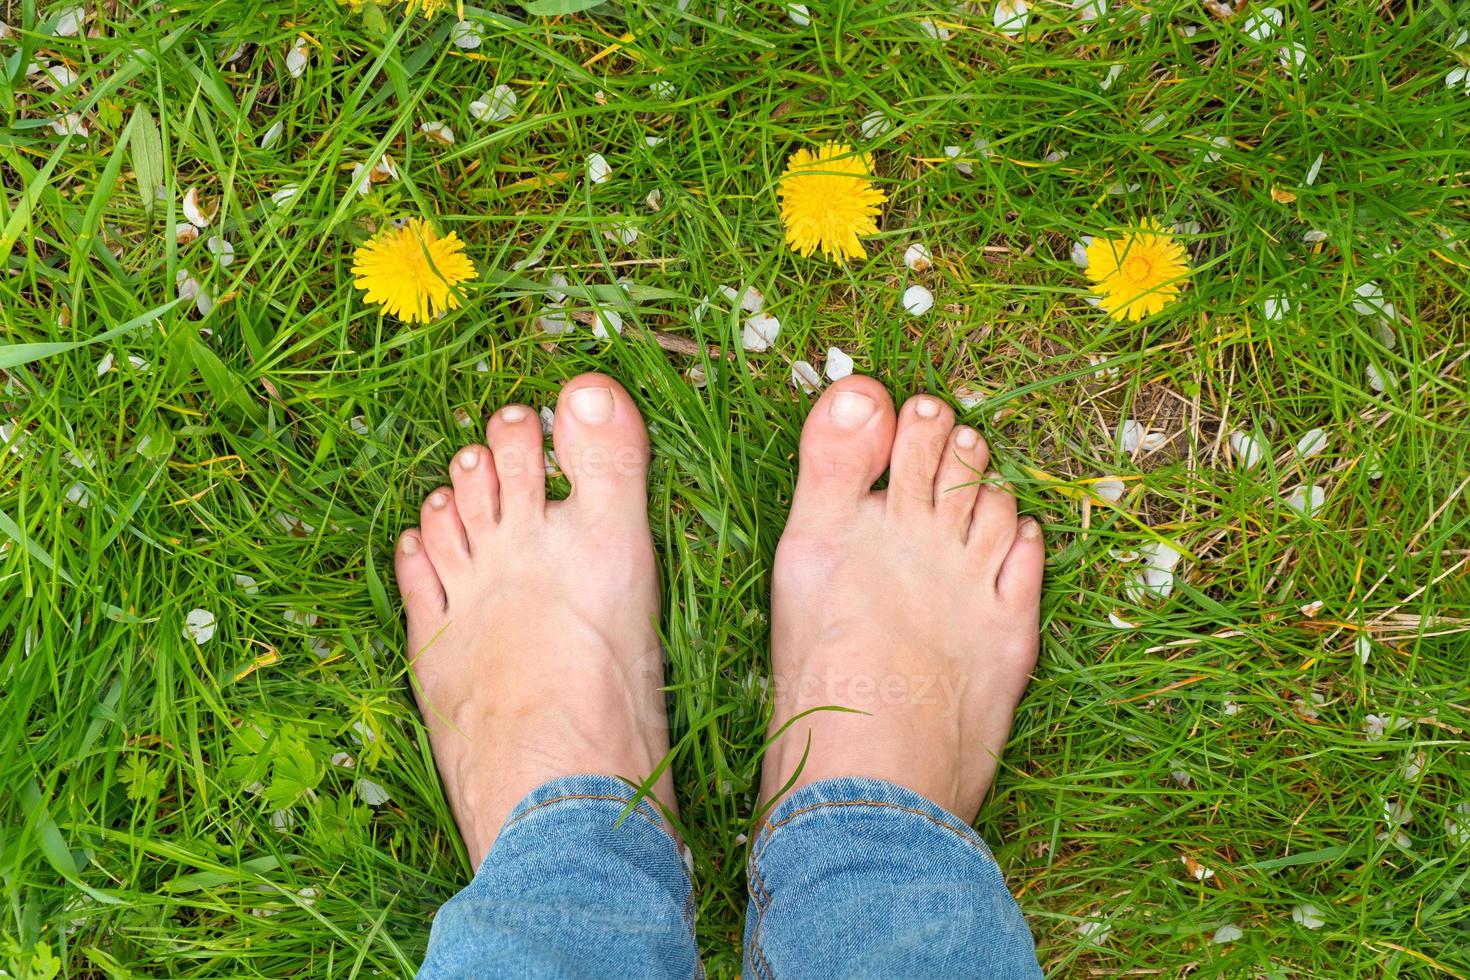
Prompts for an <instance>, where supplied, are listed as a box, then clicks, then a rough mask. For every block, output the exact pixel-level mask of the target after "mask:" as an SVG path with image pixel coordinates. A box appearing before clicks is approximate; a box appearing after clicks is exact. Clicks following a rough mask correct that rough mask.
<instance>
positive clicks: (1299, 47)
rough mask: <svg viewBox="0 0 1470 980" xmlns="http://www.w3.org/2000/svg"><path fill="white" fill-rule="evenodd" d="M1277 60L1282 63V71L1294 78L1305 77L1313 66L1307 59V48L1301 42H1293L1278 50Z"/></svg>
mask: <svg viewBox="0 0 1470 980" xmlns="http://www.w3.org/2000/svg"><path fill="white" fill-rule="evenodd" d="M1276 60H1277V61H1278V62H1280V63H1281V70H1282V71H1283V72H1285V73H1286V74H1288V75H1290V76H1291V77H1292V78H1302V77H1303V76H1305V75H1306V74H1307V69H1308V68H1309V67H1310V64H1311V61H1310V59H1309V58H1308V57H1307V49H1306V46H1305V45H1303V44H1302V43H1301V42H1299V41H1292V42H1291V43H1289V44H1283V45H1282V46H1281V47H1279V48H1277V49H1276Z"/></svg>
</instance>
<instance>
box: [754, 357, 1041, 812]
mask: <svg viewBox="0 0 1470 980" xmlns="http://www.w3.org/2000/svg"><path fill="white" fill-rule="evenodd" d="M895 429H896V430H897V431H896V434H895ZM988 463H989V456H988V451H987V449H986V445H985V441H984V440H983V439H981V438H980V435H979V433H977V432H976V431H975V430H974V429H971V428H968V427H965V426H959V427H957V426H955V424H954V412H952V411H951V410H950V408H949V406H947V405H945V404H944V403H943V402H941V401H940V400H939V399H937V398H934V397H931V396H928V395H920V396H917V397H915V398H911V399H909V401H908V402H907V403H905V404H904V406H903V409H902V411H900V412H899V414H898V418H897V421H896V422H895V419H894V412H893V402H892V400H891V399H890V398H889V397H888V393H887V392H886V391H884V390H883V387H882V386H881V385H879V384H878V383H877V382H876V381H874V380H873V379H872V378H863V377H849V378H845V379H843V380H842V381H839V382H838V383H836V384H834V385H833V386H832V387H830V388H828V389H827V391H826V392H825V393H824V394H823V395H822V397H821V398H820V399H819V400H818V402H817V404H816V405H815V406H814V407H813V408H812V412H811V415H810V416H809V417H808V418H807V421H806V427H805V428H804V429H803V430H802V434H801V470H800V473H799V474H798V477H797V485H796V497H795V500H794V501H793V503H792V507H791V518H790V520H789V521H788V522H787V524H786V530H785V533H784V534H783V535H782V537H781V543H780V546H779V547H778V548H777V549H776V566H775V581H774V586H773V595H774V599H773V606H772V620H771V661H772V669H773V673H774V677H773V680H774V688H775V699H776V704H775V712H774V716H773V718H772V720H771V728H770V731H771V732H772V733H773V734H774V733H775V732H776V731H777V730H778V729H779V728H780V727H781V725H783V724H784V723H785V722H786V721H787V720H788V719H790V718H792V717H793V716H795V715H797V714H799V713H801V712H802V711H805V710H807V709H809V708H815V707H820V706H823V705H843V706H846V707H850V708H855V709H858V710H860V711H863V712H866V714H854V713H850V712H837V711H818V712H815V713H813V714H810V715H808V716H806V717H805V718H802V719H800V720H799V721H797V722H796V723H795V724H793V725H792V726H791V728H790V729H789V730H788V731H787V733H786V734H785V735H783V736H782V737H781V738H779V739H778V740H777V741H776V742H775V744H774V745H773V746H772V747H771V749H770V750H769V752H768V754H767V755H766V758H765V762H764V767H763V772H762V794H761V795H762V798H763V799H768V800H769V799H771V798H773V797H775V796H776V795H777V794H778V793H779V792H780V790H781V787H782V786H783V785H784V784H785V782H786V781H787V780H788V779H789V778H790V777H791V775H792V773H793V772H795V771H796V769H797V766H798V764H799V763H800V760H801V756H802V752H803V750H804V749H805V748H806V745H807V737H808V734H810V738H811V754H810V756H809V758H808V759H807V761H806V765H805V766H804V767H803V768H802V771H801V775H800V777H799V778H798V781H797V783H796V786H802V785H805V784H807V783H811V782H816V781H817V780H820V779H828V778H832V777H836V776H866V777H871V778H876V779H885V780H888V781H889V782H893V783H897V784H899V785H901V786H906V787H908V788H909V789H912V790H914V791H915V792H918V793H920V794H922V795H923V796H925V797H927V798H929V799H930V800H933V801H934V802H935V803H938V804H939V805H940V806H942V807H944V808H945V809H946V810H949V811H950V812H952V813H954V814H956V815H958V816H960V817H962V818H963V819H965V820H967V821H969V820H973V819H974V818H975V815H976V813H977V812H978V811H979V809H980V802H981V800H982V799H983V797H984V795H985V792H986V790H987V789H988V788H989V787H990V782H991V780H992V779H993V778H994V776H995V769H996V764H997V762H998V760H999V756H1000V753H1001V749H1002V748H1003V747H1004V745H1005V742H1006V737H1007V734H1008V733H1009V731H1010V726H1011V716H1012V714H1013V713H1014V712H1015V708H1016V702H1017V701H1018V700H1019V699H1020V697H1021V692H1022V691H1024V690H1025V688H1026V681H1027V678H1028V675H1029V674H1030V672H1031V670H1032V668H1033V667H1034V666H1035V664H1036V653H1037V645H1038V640H1039V636H1038V631H1039V615H1040V595H1041V570H1042V561H1043V548H1042V543H1041V532H1040V527H1039V526H1038V525H1037V523H1036V522H1035V521H1033V520H1030V519H1029V518H1028V519H1023V520H1020V521H1018V520H1017V518H1016V500H1015V498H1014V497H1013V496H1011V494H1009V493H1008V492H1006V491H1005V490H1004V489H1001V488H999V487H997V486H993V485H986V486H983V487H982V486H978V485H977V484H978V483H979V481H980V480H981V477H982V474H984V473H985V472H986V467H987V465H988ZM885 469H886V470H888V471H889V482H888V488H887V489H886V490H882V491H877V492H874V491H873V489H872V486H873V484H874V482H876V481H877V479H878V477H879V476H881V475H882V473H883V471H884V470H885Z"/></svg>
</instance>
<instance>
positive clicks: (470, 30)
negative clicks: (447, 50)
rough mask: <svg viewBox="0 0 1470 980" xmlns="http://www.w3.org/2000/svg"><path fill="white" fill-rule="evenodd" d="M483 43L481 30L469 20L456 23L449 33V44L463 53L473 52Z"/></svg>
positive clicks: (483, 36)
mask: <svg viewBox="0 0 1470 980" xmlns="http://www.w3.org/2000/svg"><path fill="white" fill-rule="evenodd" d="M484 42H485V34H484V31H483V29H482V28H481V27H480V25H479V24H477V23H475V22H474V21H471V20H461V21H458V22H456V23H455V25H454V27H452V28H451V29H450V31H449V43H450V44H452V45H454V46H455V47H456V48H462V49H464V50H465V51H473V50H475V49H476V48H478V47H479V46H480V45H481V44H483V43H484Z"/></svg>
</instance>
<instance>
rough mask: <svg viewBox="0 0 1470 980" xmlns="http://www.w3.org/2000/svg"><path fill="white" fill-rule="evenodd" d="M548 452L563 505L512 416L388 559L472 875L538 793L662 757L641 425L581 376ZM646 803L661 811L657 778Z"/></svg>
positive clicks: (654, 585) (568, 390) (606, 390)
mask: <svg viewBox="0 0 1470 980" xmlns="http://www.w3.org/2000/svg"><path fill="white" fill-rule="evenodd" d="M552 439H553V444H554V447H555V450H556V458H557V461H558V463H559V464H560V465H561V467H562V469H563V470H564V471H565V472H566V474H567V477H568V478H569V479H570V480H571V484H572V493H571V496H570V497H568V498H567V499H566V500H564V501H548V500H547V499H546V482H545V463H544V461H543V453H542V435H541V422H540V419H539V418H538V417H537V415H536V413H535V412H534V411H532V410H531V409H529V408H527V407H526V406H524V405H508V406H506V407H505V408H502V409H501V410H500V411H498V412H496V413H495V415H494V416H492V417H491V419H490V424H489V425H488V426H487V430H486V443H487V445H484V446H480V445H472V446H466V447H464V448H463V449H461V450H460V451H459V452H458V453H456V454H455V456H454V460H453V462H452V463H451V464H450V466H449V475H450V480H451V481H452V483H453V484H454V485H453V487H452V488H450V487H441V488H439V489H438V490H435V491H434V492H433V493H431V494H429V496H428V499H426V500H425V501H424V506H423V515H422V518H421V519H422V526H421V527H419V528H413V529H410V530H408V531H405V532H404V533H403V536H402V537H401V538H400V539H399V543H398V558H397V574H398V588H399V591H400V592H402V594H403V602H404V606H405V607H406V608H407V612H408V646H409V650H408V654H409V657H410V659H411V660H412V662H413V673H414V678H415V683H414V687H415V691H416V693H417V695H418V701H419V708H420V710H421V711H422V713H423V717H424V722H425V724H426V725H427V726H428V729H429V737H430V741H431V743H432V745H433V748H434V761H435V762H436V763H437V764H438V767H439V775H440V776H441V777H442V779H443V780H444V788H445V790H446V791H447V792H448V794H449V801H450V804H451V805H452V806H453V808H454V815H455V819H456V820H457V821H458V823H459V829H460V833H461V834H462V835H463V837H464V842H465V846H466V847H467V848H468V850H469V853H470V857H471V858H472V859H473V860H474V861H475V863H476V865H477V866H478V864H479V862H480V861H481V860H482V859H483V858H484V857H485V854H486V853H487V852H488V851H489V850H490V845H491V844H492V843H493V842H494V840H495V836H496V834H498V833H499V832H500V826H501V824H502V823H504V821H505V818H506V816H507V814H508V813H509V812H510V810H511V809H512V808H513V807H514V806H515V804H516V803H517V802H518V801H519V800H520V799H521V798H522V797H523V796H525V795H526V794H527V793H528V792H530V791H531V790H532V789H534V788H536V787H537V786H539V785H540V784H542V783H544V782H547V781H548V780H551V779H554V778H556V777H558V776H569V775H582V774H604V775H613V776H623V777H626V778H629V779H634V780H642V779H644V778H646V777H647V776H648V774H649V773H650V772H652V771H653V768H654V766H655V765H656V764H657V763H658V761H659V760H660V759H661V758H662V757H663V755H664V754H665V753H666V752H667V751H668V723H667V716H666V714H665V708H664V696H663V693H662V692H661V691H660V687H661V686H662V684H663V660H662V654H661V652H660V648H659V641H658V634H657V632H656V631H655V623H656V620H657V617H658V573H657V568H656V566H655V564H654V558H653V542H652V540H651V538H650V537H649V532H648V500H647V494H646V482H647V474H648V435H647V433H646V431H645V430H644V428H643V420H642V418H640V417H639V414H638V409H637V408H636V407H635V406H634V405H633V402H632V400H631V399H630V398H629V397H628V393H627V392H626V391H624V390H623V388H622V386H620V385H619V384H618V383H617V382H616V381H613V380H612V379H611V378H607V377H604V376H602V375H596V374H584V375H582V376H580V377H578V378H574V379H573V380H571V381H569V382H567V384H566V386H565V387H564V388H563V389H562V393H561V397H560V399H559V401H558V402H557V410H556V425H555V429H554V431H553V433H552ZM655 794H656V795H657V796H658V798H659V800H660V801H661V802H662V803H664V804H665V805H667V806H669V807H671V808H672V806H673V805H674V793H673V785H672V782H671V780H670V777H669V775H668V774H667V773H665V774H664V776H663V777H662V778H661V779H660V780H659V782H658V783H657V784H656V785H655Z"/></svg>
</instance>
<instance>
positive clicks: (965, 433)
mask: <svg viewBox="0 0 1470 980" xmlns="http://www.w3.org/2000/svg"><path fill="white" fill-rule="evenodd" d="M979 441H980V433H978V432H976V431H975V430H974V429H961V430H960V431H959V432H958V433H956V435H955V437H954V444H955V445H956V446H959V447H960V448H961V449H974V448H975V443H977V442H979Z"/></svg>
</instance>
